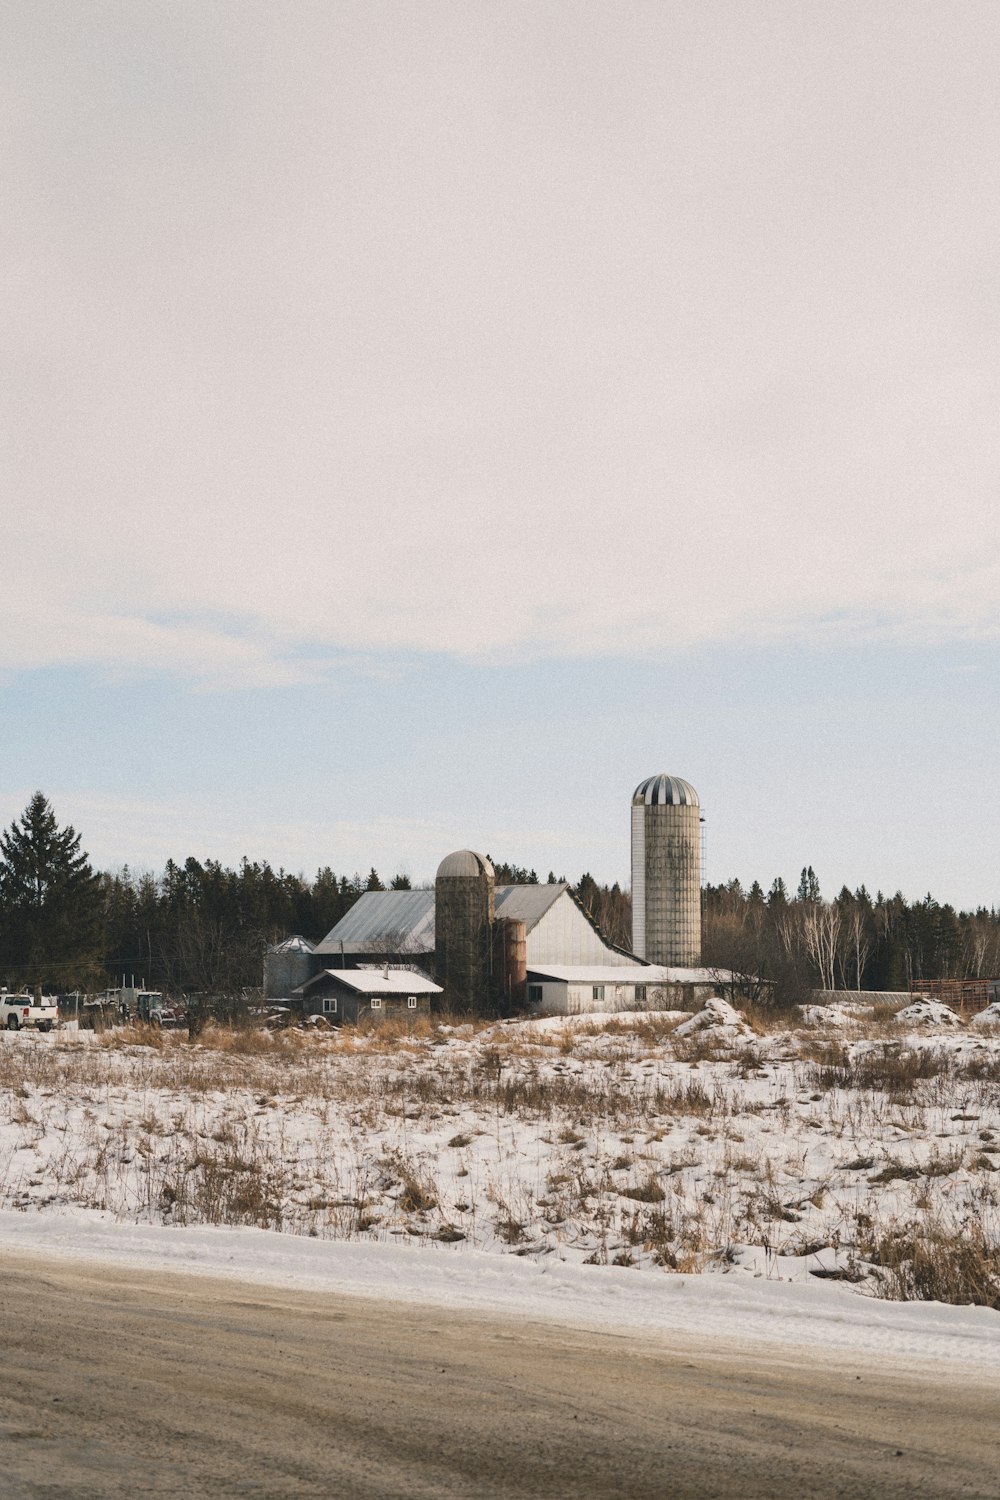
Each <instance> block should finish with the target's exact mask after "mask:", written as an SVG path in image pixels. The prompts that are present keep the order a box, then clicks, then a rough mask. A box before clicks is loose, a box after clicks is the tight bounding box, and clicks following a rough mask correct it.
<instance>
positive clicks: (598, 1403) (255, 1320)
mask: <svg viewBox="0 0 1000 1500" xmlns="http://www.w3.org/2000/svg"><path fill="white" fill-rule="evenodd" d="M0 1353H2V1364H0V1390H2V1399H0V1494H2V1495H3V1496H4V1497H6V1500H22V1497H27V1496H32V1497H34V1496H38V1497H41V1496H45V1497H52V1496H60V1495H66V1496H72V1497H73V1500H89V1497H103V1496H112V1495H113V1496H146V1495H153V1496H157V1495H177V1496H181V1495H183V1496H209V1495H211V1496H213V1497H218V1496H229V1495H253V1496H292V1495H321V1496H338V1497H341V1496H342V1497H375V1496H379V1497H381V1496H399V1497H404V1496H405V1497H407V1500H410V1497H422V1496H447V1497H452V1496H469V1497H473V1496H474V1497H477V1500H478V1497H482V1500H494V1497H495V1500H501V1497H504V1500H506V1497H513V1496H525V1497H527V1496H559V1497H567V1500H569V1497H587V1500H598V1497H612V1496H614V1497H616V1500H620V1497H632V1496H635V1497H642V1500H657V1497H664V1500H666V1497H668V1496H669V1497H671V1500H688V1497H690V1500H696V1497H710V1496H711V1497H728V1496H733V1497H736V1496H738V1497H740V1500H756V1497H760V1500H765V1497H766V1500H781V1497H784V1496H795V1497H796V1500H803V1497H809V1496H823V1497H832V1496H837V1497H844V1500H846V1497H854V1496H857V1497H864V1500H873V1497H877V1500H893V1497H900V1500H902V1497H904V1496H905V1497H907V1500H911V1497H913V1496H928V1497H935V1500H946V1497H951V1496H959V1495H961V1496H982V1497H987V1496H988V1497H990V1500H995V1497H996V1496H997V1495H998V1494H1000V1447H998V1442H997V1416H998V1412H1000V1402H998V1400H997V1397H996V1395H995V1393H994V1392H993V1391H992V1390H990V1389H988V1388H986V1387H985V1385H984V1384H971V1383H970V1384H963V1383H962V1382H960V1381H956V1380H955V1379H954V1377H953V1376H952V1375H948V1376H947V1378H945V1379H943V1380H941V1381H940V1382H939V1381H937V1380H935V1379H932V1377H931V1376H929V1375H925V1376H923V1377H918V1376H916V1375H912V1374H906V1373H905V1372H901V1371H898V1370H873V1369H865V1370H859V1369H853V1368H849V1367H848V1366H846V1365H843V1364H841V1365H838V1366H828V1367H825V1368H817V1363H816V1361H815V1360H813V1361H811V1362H810V1363H808V1364H807V1363H806V1362H805V1360H804V1358H799V1359H797V1358H796V1357H795V1356H794V1355H793V1354H788V1355H785V1356H782V1357H776V1356H775V1355H774V1354H773V1353H772V1354H768V1355H765V1354H763V1353H761V1352H758V1354H757V1355H756V1356H752V1357H749V1358H746V1357H741V1358H739V1359H734V1358H733V1357H732V1355H731V1354H728V1353H726V1352H725V1351H722V1350H719V1349H718V1348H714V1349H701V1350H694V1349H691V1348H685V1347H684V1346H681V1345H678V1346H677V1347H675V1348H669V1349H668V1348H666V1347H664V1343H663V1341H662V1340H661V1339H655V1340H654V1339H652V1338H650V1339H648V1340H638V1341H637V1340H636V1339H635V1337H634V1336H631V1335H630V1336H629V1337H627V1338H625V1337H623V1338H616V1337H614V1336H612V1335H608V1334H603V1333H584V1332H574V1331H571V1330H567V1329H564V1328H559V1327H556V1326H551V1325H541V1324H528V1323H524V1322H517V1323H515V1322H513V1321H511V1322H507V1321H504V1320H502V1319H488V1318H483V1317H475V1318H472V1317H467V1316H461V1317H458V1316H455V1315H453V1314H449V1313H444V1312H436V1311H432V1310H428V1309H419V1308H413V1307H408V1306H403V1305H399V1306H390V1305H388V1304H385V1303H377V1302H370V1303H368V1302H363V1301H357V1300H351V1299H346V1298H340V1297H336V1296H332V1295H316V1294H315V1293H303V1292H282V1291H274V1290H271V1289H268V1288H258V1287H251V1286H245V1285H241V1284H240V1283H237V1282H233V1281H224V1280H209V1279H207V1278H203V1277H194V1276H192V1277H183V1276H164V1275H162V1274H150V1275H145V1274H139V1273H134V1274H123V1273H121V1272H114V1273H112V1272H109V1271H107V1270H104V1269H101V1268H96V1267H93V1268H90V1267H80V1266H66V1265H65V1264H64V1265H57V1264H55V1263H47V1262H44V1261H38V1260H33V1261H31V1262H30V1263H29V1262H27V1261H24V1260H13V1259H7V1258H5V1261H4V1267H3V1275H2V1277H0ZM859 1376H860V1379H859V1378H858V1377H859Z"/></svg>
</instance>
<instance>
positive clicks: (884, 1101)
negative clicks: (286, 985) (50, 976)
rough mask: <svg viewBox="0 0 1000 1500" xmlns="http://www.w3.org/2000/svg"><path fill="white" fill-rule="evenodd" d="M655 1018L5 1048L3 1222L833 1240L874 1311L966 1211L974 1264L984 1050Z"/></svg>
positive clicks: (676, 1263) (648, 1256) (698, 1246)
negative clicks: (23, 1214)
mask: <svg viewBox="0 0 1000 1500" xmlns="http://www.w3.org/2000/svg"><path fill="white" fill-rule="evenodd" d="M674 1025H675V1020H674V1018H669V1019H668V1018H666V1017H662V1016H659V1015H657V1014H656V1013H648V1014H647V1015H646V1016H643V1017H642V1018H641V1019H640V1020H638V1021H637V1022H636V1023H634V1024H633V1023H632V1022H631V1021H630V1022H629V1023H628V1024H625V1023H623V1022H620V1021H616V1020H615V1019H614V1018H609V1020H608V1022H607V1024H606V1025H604V1024H601V1025H597V1024H596V1023H595V1024H594V1025H593V1026H591V1025H586V1026H578V1027H576V1028H575V1029H574V1028H569V1027H565V1028H548V1029H547V1030H546V1031H545V1032H544V1033H541V1034H539V1033H538V1032H533V1031H532V1030H530V1029H529V1028H526V1027H522V1026H516V1025H510V1026H506V1025H487V1024H486V1023H480V1024H478V1025H474V1024H472V1023H470V1022H468V1021H466V1020H464V1019H462V1020H460V1019H458V1018H455V1019H454V1020H453V1021H451V1022H448V1021H446V1022H445V1023H444V1024H443V1025H442V1024H440V1023H438V1021H437V1020H436V1018H428V1017H415V1018H414V1020H413V1021H412V1022H411V1021H410V1020H409V1018H408V1017H403V1018H399V1019H398V1020H397V1018H389V1019H388V1021H384V1022H382V1023H379V1024H378V1025H377V1026H376V1027H373V1028H371V1029H367V1030H366V1029H364V1028H357V1029H356V1028H349V1027H344V1028H342V1029H341V1030H339V1031H327V1030H325V1029H324V1030H321V1029H319V1028H317V1029H308V1030H301V1031H300V1030H297V1029H295V1028H290V1029H288V1030H287V1031H281V1032H278V1033H269V1032H260V1031H257V1030H254V1029H244V1030H239V1029H231V1028H227V1027H210V1028H206V1031H205V1032H204V1033H203V1034H202V1036H201V1037H200V1038H199V1039H198V1041H197V1042H196V1043H195V1044H194V1045H192V1044H190V1043H188V1041H187V1039H186V1038H185V1037H184V1036H183V1035H182V1034H179V1033H164V1032H161V1031H159V1030H158V1029H150V1028H145V1029H142V1030H140V1029H138V1028H127V1029H123V1030H109V1031H108V1032H106V1033H104V1034H103V1035H102V1036H99V1037H88V1038H75V1037H71V1036H58V1035H57V1036H54V1037H50V1038H34V1037H25V1038H19V1039H18V1040H17V1042H16V1043H13V1044H12V1043H9V1042H7V1043H6V1044H5V1045H3V1046H0V1126H3V1127H4V1134H3V1135H2V1136H0V1142H2V1145H0V1201H2V1202H4V1203H5V1204H7V1205H11V1204H16V1205H18V1206H21V1207H28V1206H33V1205H34V1206H39V1205H44V1204H45V1203H46V1202H69V1203H78V1204H83V1205H86V1206H88V1207H99V1208H104V1209H106V1210H107V1211H108V1212H109V1213H111V1214H113V1215H115V1216H117V1217H120V1218H130V1219H140V1220H141V1219H149V1218H157V1217H159V1218H162V1219H164V1220H165V1221H166V1222H169V1223H176V1224H195V1223H199V1222H202V1223H206V1222H207V1223H218V1224H257V1225H260V1226H261V1227H266V1228H271V1229H279V1228H280V1229H282V1230H284V1231H286V1232H293V1233H300V1234H317V1235H321V1236H324V1237H331V1238H352V1237H358V1236H374V1237H377V1238H383V1239H384V1238H386V1237H388V1236H390V1235H401V1236H410V1235H413V1236H419V1237H422V1238H425V1239H439V1240H442V1241H444V1242H448V1243H452V1242H453V1243H458V1242H460V1241H462V1240H463V1239H467V1240H468V1241H469V1243H471V1244H476V1245H485V1246H486V1247H488V1248H495V1247H496V1246H497V1244H499V1245H500V1246H502V1247H509V1248H510V1249H511V1250H512V1251H513V1252H514V1253H530V1254H535V1253H540V1252H541V1251H542V1250H548V1251H552V1250H556V1249H558V1251H559V1253H560V1254H566V1255H576V1256H577V1257H578V1258H591V1259H593V1260H595V1261H596V1262H598V1263H600V1264H618V1265H636V1266H640V1265H644V1264H648V1263H650V1262H652V1263H654V1264H656V1265H659V1266H662V1267H664V1268H667V1269H671V1270H697V1269H701V1268H703V1267H704V1266H705V1265H707V1264H708V1262H709V1261H710V1260H711V1259H712V1258H713V1257H717V1256H719V1255H725V1254H728V1253H730V1252H729V1247H731V1246H761V1245H765V1246H767V1247H769V1249H768V1253H769V1254H771V1253H782V1254H788V1255H805V1254H808V1253H812V1252H811V1251H810V1249H809V1247H813V1249H815V1247H817V1246H823V1245H834V1246H839V1247H840V1248H841V1250H842V1252H843V1254H842V1258H841V1263H840V1265H839V1268H838V1269H837V1270H836V1271H835V1272H830V1273H829V1274H836V1275H841V1274H843V1275H844V1276H847V1275H848V1270H851V1267H854V1268H855V1269H854V1270H851V1275H852V1276H853V1275H854V1274H855V1270H856V1274H857V1275H858V1276H860V1277H862V1278H866V1279H863V1280H862V1282H861V1283H860V1284H861V1285H863V1286H865V1287H866V1288H867V1289H869V1290H872V1291H874V1292H877V1293H879V1294H885V1295H892V1296H904V1295H922V1293H921V1292H920V1291H919V1290H917V1289H918V1288H921V1287H926V1286H928V1285H930V1282H929V1280H928V1273H927V1271H926V1269H925V1267H924V1263H923V1259H922V1258H921V1257H922V1256H923V1255H924V1250H923V1249H921V1244H922V1243H923V1242H919V1243H918V1241H919V1236H917V1235H916V1231H915V1230H914V1229H913V1226H914V1225H919V1224H920V1223H921V1222H924V1223H926V1224H927V1225H931V1226H937V1227H935V1228H934V1229H933V1233H931V1231H930V1230H928V1232H927V1234H926V1235H925V1236H924V1240H925V1241H926V1245H927V1246H931V1247H933V1245H934V1244H937V1243H941V1244H942V1245H943V1244H945V1241H946V1240H947V1236H946V1235H944V1231H943V1230H941V1229H940V1226H941V1225H942V1224H944V1223H946V1222H949V1223H950V1222H951V1220H950V1219H949V1217H948V1216H949V1214H955V1213H958V1212H959V1211H961V1212H962V1213H965V1212H966V1211H967V1210H970V1209H971V1207H972V1206H973V1205H974V1206H975V1210H976V1214H977V1215H978V1222H979V1223H980V1224H981V1225H982V1226H983V1229H982V1236H981V1240H982V1243H981V1244H979V1246H978V1249H979V1252H981V1253H980V1255H979V1259H980V1261H983V1262H984V1263H985V1264H986V1266H987V1269H989V1267H990V1266H991V1265H992V1262H991V1261H990V1258H989V1257H990V1255H991V1254H993V1251H992V1250H991V1248H990V1247H991V1245H992V1244H993V1242H994V1239H995V1238H997V1236H995V1234H994V1230H995V1228H996V1207H995V1203H996V1199H995V1197H993V1196H991V1195H994V1194H996V1195H998V1196H1000V1182H998V1171H997V1169H998V1168H1000V1051H998V1050H997V1049H996V1048H995V1047H993V1048H991V1047H990V1046H987V1045H982V1046H977V1045H976V1044H975V1043H974V1042H973V1039H972V1038H969V1043H971V1044H972V1045H968V1044H967V1045H966V1046H965V1047H964V1050H961V1051H956V1050H955V1049H954V1048H951V1049H949V1048H947V1047H946V1046H944V1045H943V1044H942V1045H940V1046H936V1045H934V1044H933V1043H932V1042H929V1043H928V1044H926V1045H924V1044H917V1045H913V1046H911V1045H909V1044H904V1043H902V1042H900V1040H899V1039H898V1038H897V1039H895V1040H889V1039H881V1040H878V1041H874V1042H872V1041H868V1042H862V1043H858V1042H853V1043H848V1042H846V1041H842V1040H837V1041H830V1040H829V1038H827V1039H823V1038H817V1037H816V1036H815V1034H805V1035H803V1036H801V1037H794V1036H792V1034H790V1033H789V1032H788V1031H787V1030H783V1031H781V1032H780V1033H779V1032H777V1031H775V1032H773V1033H772V1034H770V1035H768V1036H764V1037H760V1036H756V1037H754V1038H751V1039H749V1040H748V1039H746V1038H744V1039H743V1040H733V1039H731V1038H730V1039H728V1040H726V1039H720V1038H718V1037H716V1038H715V1039H712V1042H711V1045H710V1046H707V1047H704V1046H702V1045H700V1044H699V1045H698V1046H696V1047H688V1046H686V1045H681V1044H680V1043H679V1042H678V1040H677V1039H676V1038H675V1037H674V1036H673V1035H672V1033H673V1029H674ZM568 1040H569V1041H571V1043H572V1045H571V1046H570V1047H569V1048H568V1049H567V1046H566V1043H567V1041H568ZM137 1100H138V1103H137V1102H136V1101H137ZM928 1143H929V1145H928ZM994 1145H997V1147H998V1149H997V1151H996V1152H994V1151H993V1146H994ZM817 1162H818V1163H819V1165H817ZM35 1163H41V1165H40V1166H39V1165H35ZM26 1164H27V1165H26ZM963 1165H964V1166H965V1168H966V1170H964V1171H963V1170H960V1169H961V1168H962V1167H963ZM994 1184H996V1187H994ZM865 1216H867V1217H865ZM879 1224H881V1225H882V1226H883V1227H882V1228H880V1229H879V1228H877V1227H876V1226H877V1225H879ZM899 1225H902V1226H904V1227H903V1229H899V1228H898V1226H899ZM886 1226H888V1227H886ZM939 1231H940V1232H939ZM952 1239H953V1240H954V1233H953V1234H952ZM914 1247H916V1248H914ZM866 1251H870V1252H871V1254H870V1255H867V1254H865V1252H866ZM943 1253H944V1255H945V1259H946V1260H947V1262H948V1265H949V1266H950V1270H949V1271H948V1276H947V1277H946V1278H945V1280H947V1279H948V1278H950V1279H951V1283H953V1284H954V1286H956V1287H963V1286H965V1287H966V1288H967V1286H968V1284H969V1283H970V1281H974V1277H973V1276H972V1271H971V1269H970V1266H969V1265H965V1264H964V1262H962V1258H961V1256H959V1255H958V1253H957V1247H956V1246H955V1245H954V1244H953V1245H952V1248H951V1249H946V1250H945V1251H944V1252H943ZM927 1254H928V1255H929V1254H930V1250H928V1251H927ZM844 1256H853V1257H854V1259H853V1260H850V1261H845V1260H844V1259H843V1257H844ZM873 1264H874V1265H875V1269H874V1270H873V1269H872V1265H873ZM963 1266H964V1269H963ZM858 1268H860V1269H858ZM991 1274H992V1272H991ZM984 1284H985V1283H984ZM974 1290H975V1288H974ZM988 1291H989V1287H988V1286H986V1291H985V1292H982V1295H984V1296H985V1295H986V1294H987V1292H988ZM977 1295H978V1293H977ZM990 1305H994V1304H992V1303H991V1304H990Z"/></svg>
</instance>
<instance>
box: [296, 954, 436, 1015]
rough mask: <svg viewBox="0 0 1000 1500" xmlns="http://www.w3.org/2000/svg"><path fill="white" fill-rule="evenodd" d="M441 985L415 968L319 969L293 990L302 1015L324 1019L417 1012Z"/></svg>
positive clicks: (428, 1004)
mask: <svg viewBox="0 0 1000 1500" xmlns="http://www.w3.org/2000/svg"><path fill="white" fill-rule="evenodd" d="M441 993H442V990H441V986H440V985H439V984H435V983H434V982H433V980H430V979H428V978H427V976H426V975H425V974H420V973H418V972H417V971H416V969H391V968H388V967H386V968H380V969H323V970H322V971H321V972H320V973H319V974H315V975H314V976H313V977H312V979H307V980H306V982H305V984H303V985H300V986H299V988H298V989H297V990H296V991H295V996H296V997H300V998H301V1000H302V1002H303V1008H304V1010H305V1013H306V1015H319V1016H325V1017H326V1019H327V1020H328V1021H335V1022H339V1021H358V1020H360V1019H361V1018H362V1017H365V1018H367V1019H370V1020H375V1021H377V1020H381V1019H383V1018H384V1017H386V1016H389V1015H403V1016H411V1017H412V1016H417V1015H420V1014H425V1015H426V1013H427V1012H428V1011H429V1010H430V1008H431V999H432V997H433V996H434V995H440V994H441Z"/></svg>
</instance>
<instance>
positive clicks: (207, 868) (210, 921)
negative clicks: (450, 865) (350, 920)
mask: <svg viewBox="0 0 1000 1500" xmlns="http://www.w3.org/2000/svg"><path fill="white" fill-rule="evenodd" d="M98 881H99V888H100V891H101V896H102V901H103V914H102V915H103V930H104V951H103V955H102V967H103V969H104V970H105V971H106V972H107V973H108V974H109V975H112V976H121V975H122V974H128V975H132V974H135V975H136V976H141V977H143V978H145V980H146V982H147V983H148V984H151V985H155V986H156V987H157V988H164V989H169V990H171V991H173V992H176V993H189V992H191V991H196V992H206V993H211V994H232V993H238V992H239V991H240V990H242V989H246V988H251V987H254V986H256V985H259V984H260V982H261V973H262V966H263V959H264V951H265V949H266V947H267V945H268V944H269V943H273V942H276V941H278V940H280V939H281V938H284V937H287V936H288V934H289V933H292V932H295V933H301V935H302V936H303V937H307V938H309V939H310V940H311V941H313V942H318V941H319V939H320V938H322V937H324V936H325V935H326V934H327V933H328V932H329V931H330V929H331V927H334V926H335V925H336V923H337V922H339V921H340V919H341V917H342V916H343V915H344V913H345V912H347V911H348V910H349V909H350V908H351V907H352V906H353V905H354V903H355V901H357V900H358V898H359V896H362V895H364V893H365V891H384V890H386V889H387V887H386V885H385V884H383V882H382V880H381V878H380V877H379V874H378V872H377V871H376V870H375V869H372V870H370V871H369V872H368V874H367V875H364V876H363V875H360V874H355V875H351V876H348V875H339V876H338V875H337V874H335V873H334V871H333V870H332V869H331V868H330V867H329V866H328V865H327V866H324V867H323V868H322V869H320V870H318V871H317V872H316V875H315V878H314V879H312V880H307V879H306V878H305V877H304V876H302V875H290V874H289V873H288V872H287V871H285V870H281V869H279V870H275V869H273V868H272V867H271V865H269V864H268V863H267V861H266V860H265V861H263V862H261V861H251V860H248V859H244V860H243V861H241V863H240V865H239V867H238V868H237V869H235V870H234V869H229V868H226V866H224V865H222V864H220V863H219V862H218V861H217V860H207V861H205V862H204V863H202V862H201V861H200V860H197V859H193V858H191V859H186V860H185V861H184V863H183V865H178V864H175V863H174V861H173V860H168V861H167V866H166V869H165V870H164V872H163V874H162V875H161V876H154V875H148V874H146V875H140V876H134V875H132V873H131V872H130V871H129V870H128V869H127V868H126V869H124V870H122V871H121V872H120V873H118V874H110V875H109V874H104V875H101V876H99V877H98ZM388 888H389V889H391V890H409V888H410V881H409V879H408V878H407V877H406V876H405V875H396V876H394V877H393V879H392V880H391V881H390V882H389V886H388Z"/></svg>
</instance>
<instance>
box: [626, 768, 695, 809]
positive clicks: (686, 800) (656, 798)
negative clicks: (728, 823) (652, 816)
mask: <svg viewBox="0 0 1000 1500" xmlns="http://www.w3.org/2000/svg"><path fill="white" fill-rule="evenodd" d="M642 802H645V803H646V805H647V807H663V806H667V807H700V806H701V803H700V802H699V801H698V793H697V792H696V791H695V789H694V787H693V786H692V785H691V783H690V781H682V780H681V778H680V777H679V776H667V775H665V774H663V775H660V776H648V777H647V778H646V780H645V781H640V783H639V785H638V786H637V787H636V789H635V791H634V792H633V793H632V804H633V806H635V805H636V804H638V803H642Z"/></svg>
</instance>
